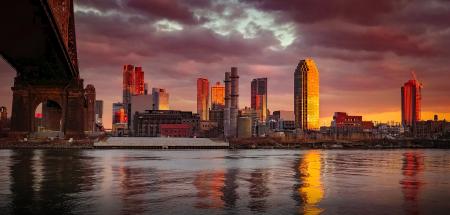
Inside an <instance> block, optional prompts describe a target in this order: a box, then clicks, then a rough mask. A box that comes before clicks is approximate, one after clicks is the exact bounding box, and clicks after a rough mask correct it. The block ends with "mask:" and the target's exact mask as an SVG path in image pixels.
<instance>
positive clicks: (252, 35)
mask: <svg viewBox="0 0 450 215" xmlns="http://www.w3.org/2000/svg"><path fill="white" fill-rule="evenodd" d="M133 2H134V3H133ZM138 2H140V1H130V2H129V4H125V5H121V6H120V5H116V4H114V3H111V4H108V5H105V4H102V3H101V1H89V2H87V1H77V2H75V3H76V5H75V14H76V16H75V17H76V31H77V35H78V38H77V44H78V51H79V53H78V56H79V66H80V72H81V74H83V78H84V79H85V82H86V83H92V84H94V85H95V86H96V93H97V98H98V99H101V100H104V102H105V107H104V109H105V119H104V124H105V125H109V124H110V122H111V118H110V117H111V114H110V113H109V110H111V109H112V107H111V105H112V103H113V102H116V101H121V94H122V93H121V92H120V87H117V86H120V85H121V81H122V79H121V74H120V67H121V66H122V65H124V64H135V65H141V66H142V67H143V70H145V71H146V73H147V74H146V79H145V82H150V83H151V85H152V86H158V87H161V88H165V89H168V90H169V92H170V93H171V109H179V110H189V111H195V110H196V97H195V95H192V93H190V92H191V91H192V90H195V89H193V88H191V87H190V86H194V85H195V84H193V83H195V81H196V78H197V77H203V76H204V77H207V78H208V79H209V80H222V79H223V72H225V71H227V70H228V68H229V67H230V66H237V67H238V68H240V76H241V80H242V81H241V85H240V88H241V92H240V101H239V103H240V104H241V105H240V106H241V107H244V106H250V101H249V100H250V99H249V98H250V90H249V89H250V81H251V80H252V79H253V78H256V77H268V79H270V80H269V86H268V88H269V92H270V93H269V95H268V97H269V100H270V102H269V103H268V109H269V110H271V111H274V110H293V100H292V97H293V91H292V88H293V83H289V82H290V81H285V80H289V78H291V72H292V69H293V68H294V67H295V64H296V63H297V62H298V60H299V59H303V58H306V57H312V58H313V59H315V61H316V63H317V64H318V67H319V68H320V70H321V79H320V83H321V91H320V94H321V98H320V104H321V110H320V114H321V116H320V117H321V125H323V124H325V125H328V124H329V122H330V121H331V118H332V115H333V113H334V112H337V111H345V112H349V113H352V114H357V115H363V116H364V118H365V119H367V120H374V121H384V122H386V121H391V120H393V121H397V122H400V119H401V104H400V102H399V101H400V98H399V93H398V91H399V87H400V86H401V85H402V84H403V83H404V82H405V80H407V79H408V78H409V72H410V71H411V70H415V71H416V72H417V75H418V77H419V79H420V80H421V82H423V83H424V84H425V85H426V86H427V87H426V88H425V89H424V90H423V92H422V97H423V100H422V119H423V120H426V119H432V116H433V115H434V113H437V114H438V115H439V118H441V119H442V118H447V119H449V118H450V114H449V110H448V107H449V106H450V99H449V97H448V92H449V91H450V86H448V84H447V82H446V79H448V78H447V77H448V69H447V68H448V63H447V61H446V60H445V59H446V58H447V56H448V55H449V52H448V50H450V48H449V44H448V42H446V41H448V38H449V34H448V32H445V31H444V32H441V31H442V30H440V29H446V28H445V27H447V26H448V23H446V22H443V20H448V17H447V16H448V14H449V13H446V12H448V11H446V9H445V8H446V7H440V6H443V5H444V4H445V3H444V2H442V1H433V3H434V4H427V3H423V2H418V1H410V2H402V3H392V2H391V1H382V3H380V4H377V5H378V6H377V5H373V6H374V7H375V8H377V9H374V10H372V11H368V12H367V11H366V12H367V13H368V15H370V16H358V14H359V12H357V11H345V8H347V6H348V5H347V4H350V3H351V2H349V3H345V2H338V1H332V2H329V3H328V4H323V3H311V7H313V9H314V8H320V7H324V8H325V9H327V8H330V7H332V8H336V11H333V12H330V13H329V14H326V15H324V14H318V15H317V16H315V15H314V14H310V13H307V12H306V13H301V12H302V11H304V10H302V8H297V5H301V3H302V2H301V1H300V2H298V4H295V6H294V7H293V8H292V9H289V3H291V2H290V1H284V2H272V3H270V2H268V1H261V2H259V3H256V2H253V1H249V2H246V3H236V2H212V1H205V4H204V5H202V4H195V5H188V4H186V3H185V2H184V3H183V2H170V1H168V2H169V3H170V4H172V5H173V6H174V7H172V8H171V9H170V7H161V5H158V4H164V3H160V2H140V4H142V5H140V6H139V7H138V6H137V5H139V4H137V3H138ZM368 4H373V3H368ZM141 6H142V7H141ZM158 6H159V7H158ZM369 6H370V5H369ZM444 6H445V5H444ZM152 8H160V9H161V8H163V9H161V10H159V12H158V13H153V12H152V14H150V13H148V12H150V10H152ZM220 8H222V9H220ZM364 8H371V7H364ZM279 10H285V11H286V12H285V13H283V14H282V15H279V14H278V15H277V12H278V11H279ZM207 12H210V13H207ZM361 12H362V11H361ZM180 14H183V15H180ZM414 14H420V16H421V17H423V18H421V19H418V16H414ZM130 16H131V17H130ZM196 17H202V18H205V19H201V20H197V19H196ZM368 17H370V18H368ZM132 18H134V19H132ZM136 19H138V20H141V21H142V22H133V21H132V20H136ZM219 19H220V20H222V21H223V23H220V22H219V21H218V20H219ZM388 20H396V21H388ZM113 23H114V24H113ZM148 25H150V26H152V27H151V28H150V29H147V28H145V29H144V28H143V26H148ZM120 26H130V27H129V28H123V27H120ZM274 26H275V27H274ZM424 32H428V33H427V34H426V35H425V33H424ZM183 35H184V36H183ZM322 35H325V36H322ZM124 38H127V39H126V40H124ZM340 41H345V42H340ZM208 44H210V45H208ZM195 50H197V51H195ZM419 59H423V60H419ZM0 76H1V77H0V80H1V83H0V84H1V86H2V87H1V88H0V99H1V101H2V104H0V105H4V106H6V107H7V108H8V110H11V104H10V103H11V101H12V92H11V89H10V87H11V86H12V82H13V77H14V76H15V71H13V70H12V69H11V68H10V66H9V65H7V64H6V63H5V62H3V61H2V62H0ZM180 77H182V78H180ZM177 83H179V84H177ZM368 98H370V99H368ZM361 101H363V102H361Z"/></svg>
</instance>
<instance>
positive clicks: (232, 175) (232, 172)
mask: <svg viewBox="0 0 450 215" xmlns="http://www.w3.org/2000/svg"><path fill="white" fill-rule="evenodd" d="M238 174H239V170H238V169H228V171H227V172H226V173H225V181H224V186H223V188H222V193H223V196H222V200H223V202H224V203H225V207H226V208H227V209H232V208H234V207H235V206H236V201H237V200H238V199H239V195H238V193H237V191H236V190H237V189H238V187H239V185H238V183H237V181H236V180H237V175H238Z"/></svg>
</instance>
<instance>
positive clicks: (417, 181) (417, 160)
mask: <svg viewBox="0 0 450 215" xmlns="http://www.w3.org/2000/svg"><path fill="white" fill-rule="evenodd" d="M422 171H424V156H423V154H422V153H420V152H407V153H404V154H403V166H402V174H403V179H402V180H401V181H400V184H401V187H402V192H403V198H404V201H405V203H404V207H405V212H406V213H407V214H419V201H418V198H419V194H420V188H421V187H422V186H423V185H424V182H423V179H422V177H421V174H420V173H421V172H422Z"/></svg>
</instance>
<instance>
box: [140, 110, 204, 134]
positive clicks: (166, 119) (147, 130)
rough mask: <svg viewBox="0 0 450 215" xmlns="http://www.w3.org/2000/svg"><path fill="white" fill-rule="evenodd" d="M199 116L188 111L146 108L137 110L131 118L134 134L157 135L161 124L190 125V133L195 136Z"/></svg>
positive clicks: (159, 132)
mask: <svg viewBox="0 0 450 215" xmlns="http://www.w3.org/2000/svg"><path fill="white" fill-rule="evenodd" d="M199 122H200V117H199V115H198V114H193V113H192V112H190V111H176V110H146V111H145V112H142V113H141V112H137V113H135V115H134V119H133V128H134V132H133V135H134V136H138V137H159V136H161V129H160V125H161V124H188V125H191V134H192V135H193V136H196V135H197V133H198V130H199Z"/></svg>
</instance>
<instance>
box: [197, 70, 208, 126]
mask: <svg viewBox="0 0 450 215" xmlns="http://www.w3.org/2000/svg"><path fill="white" fill-rule="evenodd" d="M208 108H209V81H208V79H206V78H199V79H197V113H198V114H199V115H200V120H208V113H209V111H208Z"/></svg>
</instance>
